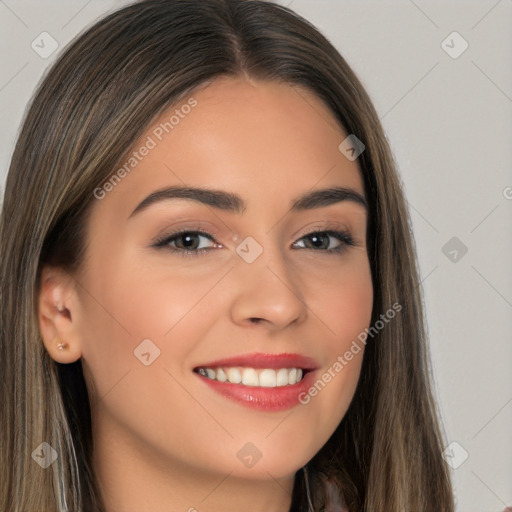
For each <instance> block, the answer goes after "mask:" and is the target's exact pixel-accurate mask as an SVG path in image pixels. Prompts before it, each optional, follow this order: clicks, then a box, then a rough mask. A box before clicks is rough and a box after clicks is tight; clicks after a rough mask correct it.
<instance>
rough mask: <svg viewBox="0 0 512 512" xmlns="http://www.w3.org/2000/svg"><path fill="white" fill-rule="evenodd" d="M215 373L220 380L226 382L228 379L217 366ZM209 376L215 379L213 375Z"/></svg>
mask: <svg viewBox="0 0 512 512" xmlns="http://www.w3.org/2000/svg"><path fill="white" fill-rule="evenodd" d="M216 373H217V380H219V381H220V382H226V381H227V380H228V377H227V375H226V373H225V372H224V370H223V369H222V368H218V369H217V372H216ZM211 378H212V379H215V375H214V376H213V377H211Z"/></svg>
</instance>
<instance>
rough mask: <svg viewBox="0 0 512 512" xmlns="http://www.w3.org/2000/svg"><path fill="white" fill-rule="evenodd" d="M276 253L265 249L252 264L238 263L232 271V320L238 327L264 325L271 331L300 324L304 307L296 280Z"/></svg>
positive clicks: (304, 313) (302, 319)
mask: <svg viewBox="0 0 512 512" xmlns="http://www.w3.org/2000/svg"><path fill="white" fill-rule="evenodd" d="M291 272H292V271H291V269H290V267H289V266H287V265H286V261H285V260H283V257H282V255H279V254H278V251H273V252H272V253H271V251H270V250H269V249H264V250H263V252H262V253H261V255H260V256H259V257H258V258H257V259H256V261H254V262H252V263H246V262H245V261H242V260H240V261H238V262H237V265H236V268H235V269H234V272H233V274H234V275H233V280H234V284H233V287H234V298H233V301H232V305H231V317H232V320H233V322H235V323H236V324H237V325H241V326H247V325H250V324H265V325H266V326H267V327H268V328H270V329H273V330H280V329H283V328H286V327H287V326H289V325H291V324H297V325H298V324H300V323H302V322H303V321H304V320H305V319H306V317H307V313H308V310H307V307H306V302H305V300H304V297H302V295H301V290H300V288H299V286H298V282H299V280H298V278H297V277H296V278H295V279H294V277H293V276H292V275H291Z"/></svg>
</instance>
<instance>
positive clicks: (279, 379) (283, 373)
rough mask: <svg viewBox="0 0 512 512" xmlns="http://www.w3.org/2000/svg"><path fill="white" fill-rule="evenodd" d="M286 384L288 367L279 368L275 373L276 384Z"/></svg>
mask: <svg viewBox="0 0 512 512" xmlns="http://www.w3.org/2000/svg"><path fill="white" fill-rule="evenodd" d="M287 384H288V369H287V368H281V369H280V370H279V371H278V372H277V375H276V385H277V386H286V385H287Z"/></svg>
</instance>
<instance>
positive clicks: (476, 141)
mask: <svg viewBox="0 0 512 512" xmlns="http://www.w3.org/2000/svg"><path fill="white" fill-rule="evenodd" d="M128 3H130V2H128V1H125V0H124V1H122V0H118V1H113V0H104V1H100V0H90V1H86V0H72V1H71V0H68V1H60V2H59V1H48V0H45V1H42V0H32V1H28V0H0V28H1V33H0V44H1V46H0V47H1V55H2V65H1V74H0V105H1V112H2V122H1V123H0V129H1V143H0V144H1V145H0V164H1V168H0V173H1V175H0V184H1V186H2V189H3V184H4V182H5V176H6V173H7V169H8V162H9V159H10V156H11V152H12V149H13V146H14V142H15V138H16V134H17V131H18V128H19V124H20V121H21V119H22V116H23V113H24V109H25V106H26V104H27V102H28V100H29V98H30V96H31V94H32V92H33V90H34V88H35V86H36V83H37V82H38V81H39V79H40V77H41V76H42V75H43V73H44V71H45V68H46V67H47V66H48V65H49V64H50V63H51V62H53V61H54V59H55V57H56V55H58V53H59V51H60V50H61V49H62V47H63V46H64V45H65V44H66V43H67V42H69V41H70V40H71V39H72V38H73V37H74V36H75V35H76V34H77V33H79V32H80V31H81V30H82V29H83V28H85V27H86V26H88V25H90V24H91V23H92V22H93V21H94V20H96V19H97V18H99V17H101V16H102V15H104V14H105V13H106V12H110V11H113V10H115V9H117V8H119V7H121V6H123V5H126V4H128ZM280 3H281V4H282V5H289V6H290V7H292V8H293V9H294V10H295V11H297V12H298V13H299V14H301V15H302V16H304V17H305V18H307V19H308V20H310V21H311V22H313V23H314V24H315V25H316V26H317V27H318V28H319V29H320V30H321V31H322V32H323V33H324V34H325V35H326V36H327V37H328V38H329V39H330V40H331V41H332V42H333V43H334V45H335V46H336V47H337V48H338V49H339V51H340V52H341V54H342V55H343V56H344V57H345V58H346V59H347V61H348V62H349V64H350V65H351V66H352V67H353V69H354V70H355V71H356V73H357V74H358V75H359V77H360V79H361V80H362V82H363V84H364V85H365V87H366V88H367V90H368V92H369V94H370V96H371V97H372V99H373V101H374V104H375V106H376V109H377V111H378V113H379V116H380V118H381V120H382V122H383V124H384V128H385V130H386V132H387V135H388V138H389V141H390V144H391V146H392V148H393V151H394V154H395V158H396V160H397V163H398V167H399V170H400V174H401V176H402V179H403V182H404V186H405V189H406V195H407V199H408V201H409V207H410V212H411V217H412V221H413V227H414V233H415V238H416V243H417V249H418V256H419V262H420V268H421V275H422V278H423V285H422V286H423V290H424V294H425V306H426V312H427V320H428V327H429V334H430V347H431V353H432V359H433V366H434V372H435V382H436V393H437V399H438V401H439V404H440V408H441V412H442V419H443V421H444V425H445V430H446V437H447V444H449V443H452V442H457V443H458V445H460V446H458V445H451V447H450V450H449V451H448V452H447V460H450V462H451V464H452V465H454V466H458V467H457V468H456V469H451V472H452V476H453V481H454V485H455V490H456V497H457V511H458V512H481V511H501V510H503V508H504V507H505V505H506V504H508V505H512V436H511V433H512V371H511V362H512V343H511V332H512V271H511V263H510V262H511V255H512V236H511V234H512V165H511V164H512V145H511V141H512V137H511V135H512V116H511V113H512V66H511V62H512V59H511V56H512V30H511V29H512V0H499V1H496V0H489V1H487V0H485V1H480V2H476V1H474V2H462V1H453V0H452V1H445V2H427V1H420V0H416V1H412V0H396V1H379V2H377V1H348V0H330V1H328V0H316V1H314V0H309V1H306V0H293V1H292V2H290V1H289V0H287V1H281V2H280ZM43 31H46V32H49V33H50V34H51V35H52V37H53V38H55V39H56V40H57V42H58V43H59V48H58V50H57V51H56V52H55V53H54V54H52V55H51V56H50V57H49V58H47V59H43V58H41V57H40V56H39V55H38V54H37V53H35V51H34V50H33V49H32V48H31V43H32V41H33V40H35V39H36V38H37V37H38V36H39V35H40V34H41V33H42V32H43ZM453 31H457V32H458V33H460V35H461V36H462V37H463V38H464V39H465V40H466V41H467V43H468V44H469V47H468V49H467V50H466V51H465V52H464V53H462V54H461V55H460V56H459V57H458V58H455V59H454V58H452V57H450V56H449V55H448V54H447V53H446V52H445V51H444V49H443V47H442V46H441V43H442V41H444V40H445V39H446V38H447V36H448V35H449V34H451V33H452V32H453ZM445 44H448V45H449V46H452V47H453V48H452V50H451V51H457V50H458V49H460V48H461V46H460V41H457V39H453V38H451V39H450V38H449V39H448V40H447V43H445ZM452 237H457V239H458V240H459V241H460V243H463V244H464V245H465V246H466V247H467V248H468V251H467V253H466V254H465V255H463V256H461V254H462V253H461V251H460V247H461V246H460V243H459V242H456V243H458V244H459V248H457V247H456V246H453V247H452V246H448V247H447V248H446V249H445V252H446V253H447V255H448V256H446V255H445V254H444V253H443V250H442V249H443V247H444V246H445V244H446V243H447V242H448V241H449V240H450V239H451V238H452ZM454 249H455V250H456V251H458V252H457V254H456V255H455V253H453V252H452V253H451V254H450V251H453V250H454ZM455 256H456V257H457V261H455V262H454V261H451V259H450V258H452V259H453V258H454V257H455ZM451 450H453V451H451ZM465 452H467V454H468V458H467V459H466V460H465V461H464V462H462V460H463V457H464V456H465ZM461 462H462V463H461Z"/></svg>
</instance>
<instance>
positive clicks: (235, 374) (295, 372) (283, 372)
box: [198, 367, 303, 388]
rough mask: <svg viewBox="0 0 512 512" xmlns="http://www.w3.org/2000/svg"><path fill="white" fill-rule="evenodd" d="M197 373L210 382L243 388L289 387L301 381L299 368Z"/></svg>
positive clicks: (226, 370) (212, 369) (206, 369)
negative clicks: (230, 384) (239, 385)
mask: <svg viewBox="0 0 512 512" xmlns="http://www.w3.org/2000/svg"><path fill="white" fill-rule="evenodd" d="M198 373H199V374H201V375H203V376H204V377H207V378H209V379H212V380H218V381H220V382H231V383H232V384H242V385H244V386H259V387H264V388H273V387H281V386H289V385H293V384H296V383H297V382H300V381H301V380H302V375H303V372H302V369H301V368H280V369H277V370H274V369H271V368H265V369H255V368H245V367H234V368H200V369H199V370H198Z"/></svg>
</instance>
